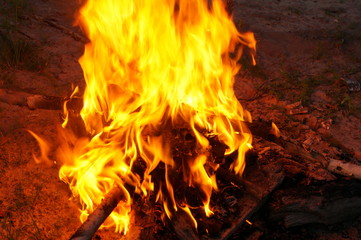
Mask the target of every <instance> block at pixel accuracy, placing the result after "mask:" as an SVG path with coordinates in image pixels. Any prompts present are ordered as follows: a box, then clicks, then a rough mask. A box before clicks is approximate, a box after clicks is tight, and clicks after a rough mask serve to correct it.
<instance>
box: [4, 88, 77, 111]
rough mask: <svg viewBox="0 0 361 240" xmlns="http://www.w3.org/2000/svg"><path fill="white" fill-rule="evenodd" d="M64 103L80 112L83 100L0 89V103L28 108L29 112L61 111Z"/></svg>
mask: <svg viewBox="0 0 361 240" xmlns="http://www.w3.org/2000/svg"><path fill="white" fill-rule="evenodd" d="M65 101H68V103H67V107H68V108H69V109H72V110H74V111H80V109H81V108H82V101H83V99H82V98H78V97H73V98H69V97H58V96H46V95H40V94H31V93H26V92H21V91H13V90H9V89H3V88H0V102H4V103H7V104H11V105H18V106H22V107H28V108H29V109H31V110H34V109H46V110H62V109H63V106H64V103H65Z"/></svg>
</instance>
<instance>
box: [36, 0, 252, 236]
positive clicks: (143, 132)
mask: <svg viewBox="0 0 361 240" xmlns="http://www.w3.org/2000/svg"><path fill="white" fill-rule="evenodd" d="M76 21H77V23H78V24H79V26H80V27H81V28H82V29H83V30H84V32H85V34H86V36H87V37H88V39H89V43H87V44H86V45H85V51H84V54H83V56H82V57H81V58H80V60H79V62H80V64H81V67H82V69H83V72H84V78H85V81H86V89H85V90H84V93H83V94H82V100H83V106H82V108H81V111H80V113H77V112H76V111H74V109H70V108H69V106H68V101H67V102H65V104H64V112H65V120H64V123H63V125H62V126H63V128H64V129H63V130H62V134H61V137H62V145H61V146H60V147H59V149H58V151H57V152H58V154H57V157H58V161H60V162H61V163H62V166H61V169H60V173H59V175H60V178H61V180H63V181H64V182H66V183H68V184H69V187H70V189H71V191H72V193H73V196H74V198H77V199H79V201H80V203H81V206H82V208H81V215H80V219H81V221H82V222H84V221H85V220H86V219H87V218H88V216H89V214H92V213H93V212H94V210H95V209H96V208H99V206H101V205H102V200H103V199H104V197H105V196H107V194H108V195H111V196H110V198H113V199H118V200H117V201H115V202H114V203H115V205H114V206H113V207H114V209H113V208H111V210H110V211H111V213H110V215H109V217H108V218H107V219H106V220H105V222H104V223H102V227H114V228H115V231H116V232H120V233H123V234H127V232H128V231H129V227H130V219H131V218H132V217H131V215H132V213H133V212H134V211H132V209H133V208H134V205H135V203H136V202H142V203H141V204H143V205H144V204H145V203H147V204H153V205H152V208H155V207H156V206H158V207H160V216H159V217H160V219H161V220H162V221H163V223H165V222H167V221H168V220H171V221H172V219H177V218H179V216H181V217H182V218H186V219H187V221H189V222H191V229H192V231H193V229H202V231H203V232H202V231H201V232H202V234H203V233H208V232H209V231H211V229H210V228H211V226H207V224H205V223H203V224H202V226H199V225H200V224H199V222H200V219H202V220H201V221H203V222H206V220H204V219H206V218H213V221H215V219H216V218H217V216H215V210H214V208H215V206H214V204H215V203H214V201H213V200H212V196H213V194H214V193H217V192H219V191H226V190H225V189H226V188H231V182H226V181H224V180H223V182H221V181H219V179H218V178H217V175H219V172H222V170H223V171H227V172H229V174H231V175H234V176H238V177H240V176H242V174H243V171H244V169H245V165H246V163H245V154H246V152H247V151H249V150H250V149H251V148H252V146H251V142H252V137H251V133H250V132H249V130H248V128H247V126H246V124H245V122H250V121H251V117H250V114H249V112H247V111H246V110H244V109H243V108H242V106H241V105H240V103H239V102H238V100H237V99H236V97H235V94H234V92H233V81H234V80H233V76H234V75H235V74H236V73H237V71H238V70H239V68H240V66H239V64H238V63H237V61H238V60H239V58H240V56H241V55H242V50H243V48H244V47H246V48H248V52H250V53H251V57H252V58H251V61H252V64H255V60H254V57H253V53H254V52H255V46H256V41H255V39H254V36H253V33H250V32H246V33H239V32H238V31H237V29H236V27H235V25H234V23H233V22H232V19H231V16H230V15H229V14H228V13H227V11H226V9H225V5H224V3H223V2H222V1H205V0H199V1H190V0H180V1H162V0H160V1H146V2H144V1H139V0H133V1H109V0H102V1H94V0H88V1H85V3H84V4H83V6H82V7H81V9H80V11H79V13H78V16H77V20H76ZM78 96H79V93H78V88H76V89H75V91H74V93H73V95H72V97H71V98H70V100H69V101H71V100H72V99H74V98H77V97H78ZM74 119H77V120H78V121H74ZM74 122H76V123H74ZM81 128H84V131H82V132H81V133H80V131H79V129H81ZM74 129H76V130H75V131H74ZM38 140H39V142H40V143H41V145H42V146H44V147H45V145H46V144H45V143H44V142H42V141H41V139H39V138H38ZM44 147H43V148H44ZM43 155H44V156H45V155H46V154H45V153H44V154H43ZM219 169H222V170H221V171H219ZM227 172H226V173H223V175H224V177H223V178H224V179H227V177H226V175H227V174H228V173H227ZM217 173H218V174H217ZM229 191H234V190H229ZM109 192H110V193H109ZM218 212H219V209H217V212H216V213H217V214H218V215H219V213H218ZM102 214H103V215H104V213H102ZM217 214H216V215H217ZM106 215H107V214H106ZM106 215H105V216H104V218H105V217H106Z"/></svg>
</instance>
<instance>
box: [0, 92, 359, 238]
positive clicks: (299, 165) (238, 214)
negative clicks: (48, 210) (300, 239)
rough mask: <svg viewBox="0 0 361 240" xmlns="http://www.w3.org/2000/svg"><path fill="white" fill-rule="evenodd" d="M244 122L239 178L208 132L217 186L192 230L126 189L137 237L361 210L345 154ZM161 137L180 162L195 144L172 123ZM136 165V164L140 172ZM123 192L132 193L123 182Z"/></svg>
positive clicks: (200, 234)
mask: <svg viewBox="0 0 361 240" xmlns="http://www.w3.org/2000/svg"><path fill="white" fill-rule="evenodd" d="M0 101H2V102H6V103H9V104H15V105H19V106H24V107H28V108H30V109H38V108H41V109H51V110H60V109H62V108H63V104H64V102H65V101H67V102H68V103H69V105H68V107H69V108H71V109H76V110H75V111H77V110H79V109H80V108H81V99H68V98H59V97H49V96H42V95H34V94H28V93H23V92H15V91H9V90H5V89H0ZM247 125H248V127H249V129H250V131H251V132H252V134H253V137H254V142H253V146H254V149H253V150H251V151H250V152H248V154H247V156H246V161H247V167H246V170H245V172H244V175H243V177H242V178H240V177H239V176H237V175H235V174H234V173H232V172H231V171H230V170H229V163H230V162H231V161H233V159H232V156H228V157H226V158H225V157H224V151H225V149H224V146H223V145H222V144H221V143H220V142H219V141H218V140H217V138H216V137H209V136H208V140H209V142H210V144H211V148H210V150H209V151H210V154H209V155H210V156H211V157H210V160H209V161H208V163H207V168H208V169H211V170H212V171H214V172H215V174H216V176H217V179H218V186H219V191H218V192H214V193H213V196H212V199H211V206H212V210H213V211H214V213H215V214H214V216H212V217H210V218H205V217H204V216H203V215H202V214H201V213H197V212H196V211H195V214H194V215H195V217H196V220H197V222H198V229H197V230H196V229H194V226H193V225H192V224H191V223H190V221H189V217H188V215H187V214H185V213H183V212H182V211H178V212H177V214H176V215H175V216H174V217H173V218H172V219H171V220H167V221H166V222H163V221H162V220H161V218H160V215H161V213H162V211H163V210H162V206H161V205H160V204H158V203H156V202H155V199H154V196H153V198H152V197H150V198H149V199H147V200H144V199H142V198H140V197H139V196H137V195H134V196H133V199H134V206H133V211H134V213H133V214H134V215H135V219H134V222H135V223H136V225H137V226H138V228H139V226H142V229H141V231H140V234H139V236H138V239H159V238H160V239H227V238H235V239H237V238H238V237H239V236H243V235H250V236H251V237H252V238H253V239H257V238H258V237H260V236H261V235H264V234H269V232H270V227H269V228H268V227H267V226H265V225H270V226H272V227H274V226H273V225H272V224H274V223H276V224H278V225H277V226H282V227H283V228H285V229H288V228H290V229H294V228H298V227H300V226H305V225H309V224H322V225H326V226H327V225H333V224H336V223H340V222H345V221H350V220H351V221H352V220H353V219H355V218H357V217H359V216H360V215H361V210H360V209H361V183H360V180H359V179H361V166H360V164H359V162H357V160H355V159H354V158H352V156H351V157H349V158H348V159H342V160H341V159H327V158H325V157H324V156H323V155H322V154H320V153H319V152H317V151H312V152H310V151H308V150H305V148H303V147H302V146H300V145H299V144H297V142H295V141H293V140H292V139H286V138H283V137H282V136H281V137H278V136H276V135H275V132H274V130H273V129H272V124H271V123H270V122H265V121H262V120H258V121H254V122H253V123H247ZM168 135H169V136H168V137H169V141H170V142H171V143H172V146H174V149H177V150H174V152H173V156H176V157H177V159H180V161H183V160H185V159H186V158H187V154H188V152H189V150H192V149H194V147H195V138H194V136H192V134H191V132H190V131H189V130H188V129H186V128H175V129H172V131H170V133H169V134H168ZM217 164H218V165H217ZM141 165H142V164H139V166H136V167H138V168H140V171H142V169H141ZM215 166H217V167H215ZM138 171H139V169H138ZM162 171H164V166H161V165H160V166H159V167H158V169H156V170H155V172H158V173H157V174H159V175H162V174H164V173H162ZM175 179H176V178H175ZM174 186H178V188H176V189H175V194H178V195H179V196H180V197H185V198H187V200H188V201H189V202H193V203H194V205H195V207H196V206H197V204H199V199H197V192H196V190H195V189H191V188H189V187H187V186H183V185H182V184H180V183H179V182H177V183H175V184H174ZM128 190H129V191H130V192H132V189H131V187H129V189H128ZM181 195H182V196H181ZM192 198H193V199H192ZM122 199H123V196H122V191H121V190H120V189H118V188H117V187H115V188H114V189H113V191H111V192H110V193H109V194H108V196H106V197H105V199H104V201H103V203H102V204H101V205H100V206H99V207H98V209H96V210H95V211H94V213H93V214H91V215H90V216H89V218H88V220H87V221H86V222H85V223H84V224H83V225H82V226H81V227H80V228H79V229H78V231H76V233H74V235H73V236H72V237H71V239H91V238H92V236H93V235H94V234H95V233H96V231H97V229H98V228H99V227H100V225H101V224H102V223H103V221H104V220H105V219H106V218H107V216H108V215H109V214H110V213H111V212H112V210H113V209H114V208H115V207H116V206H117V204H118V203H119V202H120V201H122ZM144 206H146V207H144ZM260 219H262V220H260ZM132 227H134V226H131V228H132ZM130 231H132V229H130Z"/></svg>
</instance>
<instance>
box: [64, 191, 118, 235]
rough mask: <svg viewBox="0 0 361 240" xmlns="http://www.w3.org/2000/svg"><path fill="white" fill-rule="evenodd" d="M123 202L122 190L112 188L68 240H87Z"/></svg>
mask: <svg viewBox="0 0 361 240" xmlns="http://www.w3.org/2000/svg"><path fill="white" fill-rule="evenodd" d="M122 200H125V195H124V189H122V188H120V187H119V186H116V187H114V188H113V189H112V190H111V191H110V192H109V193H108V194H107V195H106V196H105V197H104V199H103V201H102V202H101V204H100V205H99V206H98V207H97V208H96V209H95V210H94V212H92V213H91V214H90V215H89V216H88V218H87V220H86V221H85V222H84V223H83V224H82V225H81V226H80V227H79V228H78V229H77V231H76V232H75V233H74V234H73V235H72V236H71V237H70V240H89V239H92V237H93V235H94V234H95V232H96V231H97V230H98V228H99V227H100V226H101V225H102V224H103V222H104V221H105V219H106V218H107V217H108V216H109V215H110V213H111V212H112V211H113V210H114V208H116V207H117V205H118V203H119V202H120V201H122Z"/></svg>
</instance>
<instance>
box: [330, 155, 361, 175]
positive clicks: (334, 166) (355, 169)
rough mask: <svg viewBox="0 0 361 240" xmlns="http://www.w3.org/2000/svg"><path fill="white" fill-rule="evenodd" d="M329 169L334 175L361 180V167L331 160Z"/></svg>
mask: <svg viewBox="0 0 361 240" xmlns="http://www.w3.org/2000/svg"><path fill="white" fill-rule="evenodd" d="M327 169H328V170H329V171H330V172H333V173H337V174H340V175H343V176H347V177H353V178H356V179H360V180H361V165H356V164H353V163H351V162H344V161H341V160H337V159H332V158H331V159H330V162H329V164H328V167H327Z"/></svg>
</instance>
